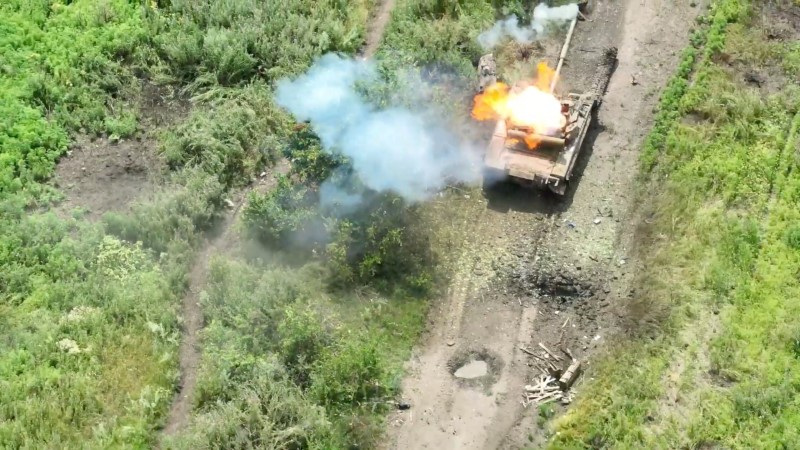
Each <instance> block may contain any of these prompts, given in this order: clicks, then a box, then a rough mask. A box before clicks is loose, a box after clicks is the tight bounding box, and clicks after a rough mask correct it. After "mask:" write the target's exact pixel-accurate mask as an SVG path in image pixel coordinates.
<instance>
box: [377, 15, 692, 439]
mask: <svg viewBox="0 0 800 450" xmlns="http://www.w3.org/2000/svg"><path fill="white" fill-rule="evenodd" d="M699 9H700V7H697V8H693V7H691V6H689V4H688V2H687V3H685V4H675V3H674V2H665V1H664V2H660V1H652V0H627V1H621V2H610V1H598V2H594V3H593V4H592V5H591V8H590V12H589V14H588V16H589V19H590V20H589V21H584V22H580V23H579V24H578V29H577V31H576V35H575V37H574V39H573V43H572V46H571V50H570V53H569V54H568V60H567V63H566V66H565V68H564V72H563V77H562V79H563V80H564V81H563V82H562V86H563V87H564V88H566V89H569V90H571V91H574V92H580V91H581V90H583V89H585V88H588V87H589V86H588V85H589V82H590V80H591V79H592V77H593V76H594V73H595V68H596V67H597V64H598V63H599V62H600V59H601V57H602V50H603V49H604V48H606V47H608V46H616V47H618V49H619V53H618V56H619V65H618V67H617V70H616V72H615V74H614V76H613V78H612V79H611V83H610V85H609V88H608V92H607V93H606V96H605V100H604V102H603V104H602V105H601V108H600V112H599V123H600V124H601V126H596V127H595V128H594V131H593V132H591V134H590V135H589V136H588V137H587V144H586V147H585V148H584V153H583V154H582V155H581V159H580V160H579V162H578V168H577V174H578V177H577V179H576V180H575V182H573V185H572V186H571V188H570V191H569V192H568V194H567V196H566V197H565V198H564V199H563V200H561V201H554V200H553V199H552V197H551V196H549V195H544V194H539V193H536V192H531V191H526V190H524V189H520V188H514V187H503V188H501V189H495V190H493V191H490V192H489V194H488V195H487V196H486V197H483V196H480V195H471V196H469V199H460V200H458V201H459V202H460V203H459V207H463V208H469V209H470V213H471V214H470V217H472V220H471V221H470V223H468V224H465V225H466V226H465V231H464V236H465V239H464V243H463V246H462V248H461V249H460V250H459V251H460V252H461V254H460V257H459V258H458V262H457V263H456V264H455V267H456V269H455V275H454V276H453V278H452V280H451V285H450V288H449V290H448V294H447V296H446V298H445V299H443V301H441V302H439V303H438V304H437V305H435V306H434V308H433V311H432V312H431V316H430V317H431V325H430V329H429V331H428V332H427V334H426V335H425V336H423V338H422V340H421V344H420V346H419V348H417V349H415V352H414V355H413V357H412V359H411V361H409V363H408V376H407V378H406V379H405V380H404V382H403V396H404V399H405V400H406V401H407V402H408V403H410V404H411V405H412V407H411V409H409V410H407V411H398V412H397V413H396V414H395V415H393V416H392V417H390V421H389V432H388V434H389V436H388V439H387V444H386V446H385V447H387V448H393V449H422V448H430V449H451V448H452V449H495V448H521V447H524V446H533V447H538V446H542V445H543V444H544V443H545V436H544V434H543V433H542V432H541V428H540V427H539V426H538V425H537V415H538V411H536V409H535V408H530V409H525V408H523V406H522V404H521V402H520V400H521V397H520V395H521V392H522V391H521V390H522V387H523V386H524V385H525V384H526V383H529V382H530V381H531V378H532V377H533V376H534V375H536V374H537V373H538V372H535V371H534V370H533V369H532V368H531V367H530V366H529V364H531V361H530V360H529V357H528V356H527V355H526V354H525V353H523V352H522V351H521V350H519V347H520V346H527V347H537V345H538V343H540V342H541V343H543V344H544V345H545V346H547V347H548V348H559V347H564V348H569V349H571V350H572V352H573V353H574V354H575V356H577V357H578V358H579V359H581V360H588V366H587V368H588V370H589V372H591V358H590V357H591V355H592V353H593V352H595V351H597V350H598V349H600V348H602V347H603V345H604V344H605V342H606V341H607V340H608V338H609V337H610V336H613V335H616V334H617V333H618V330H619V327H620V325H621V324H622V323H624V321H625V320H629V319H630V318H628V317H626V315H625V314H626V313H625V312H624V308H622V307H621V306H620V304H621V302H620V300H621V299H623V298H625V297H627V296H630V295H632V293H631V292H630V291H629V287H630V280H631V279H632V275H633V272H634V270H635V267H634V266H635V264H633V261H632V260H630V259H629V258H628V255H627V249H629V248H630V242H631V239H632V229H633V225H632V223H631V219H630V217H631V211H632V210H633V209H635V205H631V204H630V199H631V198H632V195H631V194H630V192H631V186H632V182H633V178H634V175H635V173H636V170H637V155H638V151H639V148H640V146H641V143H642V142H643V139H644V136H645V134H646V133H647V131H648V130H649V127H650V123H651V118H652V108H653V106H654V105H655V103H656V102H657V99H658V98H657V97H658V93H659V92H660V90H661V88H663V86H664V84H665V82H666V80H667V78H668V77H669V76H670V74H671V73H672V72H673V70H674V67H675V65H676V62H677V60H678V55H679V53H680V50H681V49H682V48H683V47H684V46H685V45H686V43H687V42H688V34H689V30H690V28H691V26H692V25H693V20H692V19H693V17H694V16H695V15H696V14H697V13H698V12H699ZM553 56H556V55H553ZM550 62H551V63H554V62H555V61H554V60H553V61H550ZM473 360H479V361H484V362H485V363H486V365H485V366H484V367H481V368H479V369H481V370H482V369H485V370H487V371H488V375H487V376H485V377H481V378H476V379H474V380H469V379H462V378H456V377H455V376H454V372H455V371H456V370H457V369H459V368H460V367H462V366H463V365H464V364H465V363H468V362H470V361H473ZM471 368H472V367H471ZM462 370H463V369H462ZM579 390H580V389H579V388H578V391H579Z"/></svg>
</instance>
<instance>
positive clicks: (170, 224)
mask: <svg viewBox="0 0 800 450" xmlns="http://www.w3.org/2000/svg"><path fill="white" fill-rule="evenodd" d="M223 194H224V187H223V186H222V185H221V184H220V183H219V181H217V178H216V176H214V175H208V174H205V173H203V172H201V171H198V170H186V171H184V173H182V174H180V175H179V176H176V177H175V178H174V179H173V181H172V184H171V185H169V186H168V187H167V188H165V189H164V190H162V191H161V192H158V193H157V194H155V196H154V197H153V198H152V199H150V200H148V201H143V202H139V203H136V204H134V206H133V208H132V211H131V212H130V213H127V214H123V213H116V212H112V213H106V214H105V215H104V216H103V222H104V223H105V225H106V228H107V229H108V231H109V232H110V233H112V234H115V235H117V236H120V237H122V238H123V239H126V240H128V241H130V242H142V243H143V244H144V245H145V246H147V247H148V248H151V249H153V250H155V251H157V252H166V251H167V250H168V249H169V248H170V245H171V243H173V242H185V243H188V244H193V243H196V241H197V239H198V238H199V236H198V234H197V231H199V230H208V229H209V228H210V227H211V226H212V225H213V224H214V223H216V221H217V220H218V218H219V215H220V208H219V207H220V205H221V204H222V199H223Z"/></svg>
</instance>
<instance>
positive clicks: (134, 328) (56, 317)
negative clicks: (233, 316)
mask: <svg viewBox="0 0 800 450" xmlns="http://www.w3.org/2000/svg"><path fill="white" fill-rule="evenodd" d="M368 4H369V2H366V1H365V2H363V3H360V4H359V5H357V6H354V5H352V4H347V3H344V2H310V1H296V2H292V3H291V4H286V2H280V4H278V3H275V2H272V3H263V2H246V1H224V0H220V1H208V2H171V6H169V7H168V8H167V7H162V8H158V7H157V5H158V2H128V1H122V0H104V1H101V2H95V1H82V0H79V1H73V2H59V1H14V0H12V1H10V2H4V3H3V4H2V6H0V14H2V16H3V21H2V24H0V53H2V55H3V58H2V61H0V74H1V75H2V76H0V117H1V118H0V148H2V151H0V211H2V213H0V229H2V238H0V265H2V267H3V270H2V273H0V322H2V325H3V329H2V332H0V389H1V390H2V393H0V443H2V444H0V447H3V448H6V447H10V448H56V447H57V448H119V447H123V448H148V447H152V446H153V445H154V444H155V442H156V437H157V433H158V431H159V428H160V426H161V425H162V423H163V421H164V417H165V414H166V411H167V409H168V407H169V404H170V402H171V401H172V399H173V395H174V390H175V388H176V383H177V379H178V378H177V376H178V373H177V364H176V362H177V351H176V350H177V344H178V342H179V340H180V333H179V320H178V314H177V313H178V305H179V303H180V297H181V296H182V295H183V291H184V289H185V287H186V273H187V271H188V268H189V265H190V263H191V259H192V257H193V253H194V249H195V248H196V246H197V245H198V244H199V243H200V242H202V241H201V238H202V236H203V233H204V232H205V231H206V230H208V229H210V228H211V227H213V226H214V225H215V224H216V222H217V220H218V218H219V217H220V214H221V211H222V209H223V208H224V207H225V206H224V202H223V199H224V198H225V196H226V192H227V191H229V190H230V189H233V188H237V187H241V186H243V185H245V184H247V183H248V182H250V180H252V179H253V178H254V177H255V176H256V175H257V174H258V173H260V171H261V170H264V167H266V166H268V165H269V164H270V163H271V162H272V161H273V160H274V158H275V156H276V155H277V154H279V152H280V149H281V147H282V146H283V145H284V143H283V142H282V139H283V138H284V136H285V134H286V133H285V127H286V126H287V117H286V114H285V113H283V112H281V111H278V110H276V109H275V108H274V107H273V106H272V103H271V95H272V94H271V85H270V83H271V82H272V81H274V80H275V79H276V78H278V77H280V76H283V75H285V74H291V73H297V72H299V71H301V70H303V69H304V68H305V67H306V66H307V64H308V63H309V62H310V61H311V60H312V59H313V58H314V57H316V56H318V55H320V54H322V53H323V52H327V51H345V52H348V51H353V50H354V49H356V48H358V47H359V46H360V43H361V42H362V41H363V32H364V28H365V26H364V24H365V18H366V12H367V9H366V5H368ZM287 23H291V24H294V25H296V26H292V27H290V26H286V24H287ZM182 45H183V46H182ZM147 80H156V81H158V82H162V83H165V82H166V83H173V84H174V86H175V87H177V88H179V91H180V92H183V93H185V94H183V95H186V94H189V93H191V94H194V95H195V97H194V98H193V108H192V113H191V114H190V115H189V117H188V118H187V119H186V121H184V122H179V123H178V124H177V125H175V126H174V127H171V128H169V129H167V130H162V131H163V132H162V133H161V135H162V138H161V140H162V142H161V147H162V148H161V151H162V153H163V154H164V155H165V157H166V159H167V160H168V162H169V163H170V166H171V168H172V169H173V174H172V176H170V177H169V179H168V181H167V184H166V185H165V186H163V187H162V188H161V189H160V190H159V191H158V192H155V193H153V195H152V196H146V197H145V199H144V200H142V201H140V202H139V203H137V204H135V205H133V208H132V211H131V212H129V213H111V214H107V215H106V216H105V217H104V218H103V220H102V221H101V222H100V223H94V224H93V223H88V222H87V221H86V220H84V219H63V218H60V217H59V216H56V215H55V214H53V213H50V212H46V210H47V209H48V208H49V207H51V206H54V205H57V203H58V201H59V199H60V197H61V194H60V193H59V192H58V191H57V189H55V188H54V187H53V186H52V184H51V183H50V181H49V180H50V177H51V176H52V174H53V171H54V168H55V164H56V162H57V160H58V158H59V157H60V156H61V155H62V154H63V153H64V152H65V151H66V149H67V147H68V145H69V143H70V141H71V139H72V134H73V133H85V134H89V135H95V134H108V135H110V137H111V138H114V137H125V136H128V135H131V134H134V133H136V132H137V131H138V129H139V124H138V119H139V111H138V110H137V108H136V99H137V97H138V95H139V93H140V86H141V84H142V83H144V82H148V81H147ZM150 82H152V81H150ZM112 140H113V139H112ZM32 207H36V208H37V209H33V208H32ZM264 375H265V377H261V378H258V380H255V382H254V384H253V385H252V386H251V387H252V390H251V391H250V392H258V393H259V395H261V394H263V395H268V393H270V394H269V395H280V396H283V395H284V393H285V392H288V393H291V392H294V391H292V389H294V390H295V391H296V388H294V387H292V386H289V385H283V384H280V383H276V384H274V385H272V384H270V385H269V386H267V385H265V384H264V383H268V382H269V383H271V381H272V378H270V377H269V376H267V375H268V373H267V372H264ZM259 383H260V384H259ZM286 395H289V394H286ZM243 398H245V397H243ZM239 406H240V407H241V409H240V411H241V412H242V413H244V412H246V408H245V407H244V405H242V404H239ZM290 408H291V405H290V406H288V407H287V409H286V411H287V414H288V411H290ZM316 409H319V408H317V407H314V406H313V405H312V410H316ZM309 411H311V410H309ZM222 414H223V415H225V413H224V412H222ZM312 416H313V411H311V412H309V414H308V415H306V414H305V413H304V414H302V415H300V416H299V418H300V420H302V421H313V418H312ZM286 423H288V422H284V425H285V426H288V425H286ZM280 431H281V432H283V431H284V428H281V429H280ZM276 446H277V447H283V445H280V443H278V444H276Z"/></svg>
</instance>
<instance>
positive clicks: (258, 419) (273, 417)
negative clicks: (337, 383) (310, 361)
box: [174, 361, 339, 450]
mask: <svg viewBox="0 0 800 450" xmlns="http://www.w3.org/2000/svg"><path fill="white" fill-rule="evenodd" d="M233 389H235V394H234V395H233V396H232V398H231V399H230V400H225V401H219V402H218V403H217V404H216V405H215V407H214V408H213V409H209V410H207V411H205V412H202V413H200V414H199V415H198V416H197V417H196V418H195V421H194V422H193V425H192V428H191V429H190V430H189V433H187V434H185V435H184V437H183V439H180V440H177V441H176V442H175V443H174V444H175V447H178V448H187V449H250V448H255V447H257V448H263V449H274V450H281V449H324V448H339V445H338V444H337V443H336V441H335V436H334V434H333V432H332V427H331V423H330V422H329V421H328V420H327V418H326V416H325V411H324V410H323V409H322V408H320V407H319V406H316V405H314V404H313V403H312V402H310V401H309V400H308V399H307V398H306V397H305V396H304V395H303V393H302V392H301V391H300V390H299V389H298V388H297V387H295V386H294V385H293V384H292V383H291V381H289V380H287V379H285V378H284V377H283V375H282V371H281V369H280V368H278V367H276V366H274V363H270V362H265V361H264V362H259V363H257V364H256V366H255V367H254V368H253V371H252V377H251V378H250V379H248V380H247V381H243V382H242V383H241V384H238V385H237V386H235V387H233Z"/></svg>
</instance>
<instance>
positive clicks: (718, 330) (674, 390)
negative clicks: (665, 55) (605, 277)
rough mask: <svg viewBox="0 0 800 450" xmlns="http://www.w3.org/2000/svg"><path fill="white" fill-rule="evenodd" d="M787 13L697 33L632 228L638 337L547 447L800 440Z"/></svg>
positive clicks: (737, 4) (795, 114) (733, 3)
mask: <svg viewBox="0 0 800 450" xmlns="http://www.w3.org/2000/svg"><path fill="white" fill-rule="evenodd" d="M796 6H797V5H796V4H795V7H796ZM788 7H791V5H789V4H788V3H786V2H783V3H781V2H777V3H762V2H752V3H751V2H747V1H743V0H720V1H716V2H714V3H713V5H712V7H711V8H710V10H709V13H708V15H707V16H706V17H705V20H704V25H703V26H702V28H701V29H700V30H698V31H697V32H696V33H695V35H694V36H693V38H692V46H691V47H689V48H688V49H687V50H686V52H685V53H684V58H683V62H682V64H681V66H680V68H679V69H678V72H677V74H676V75H675V78H674V79H673V80H672V81H671V83H670V84H669V86H668V88H667V89H666V90H665V92H664V94H663V95H662V99H661V105H660V110H659V112H658V114H657V116H656V118H657V121H656V125H655V127H654V129H653V131H652V132H651V135H650V137H649V139H648V141H647V144H646V147H645V151H644V152H643V154H642V165H643V177H642V178H643V179H644V180H646V181H648V182H649V187H648V188H647V189H646V191H645V192H642V193H641V195H643V196H650V195H655V202H654V206H652V207H651V208H648V210H647V211H644V212H643V217H648V218H649V220H648V221H647V223H644V224H643V225H642V226H641V227H640V229H639V231H638V232H637V238H638V242H639V244H638V245H639V250H640V252H639V258H640V259H641V263H642V267H643V268H644V269H643V271H642V273H640V275H639V279H638V282H637V283H638V285H639V287H640V289H638V290H637V293H638V294H637V296H638V297H637V298H636V299H634V300H633V301H632V302H631V304H630V305H629V309H630V311H631V313H632V315H633V317H637V318H639V321H640V324H639V326H637V327H636V329H635V330H634V331H633V334H634V335H635V336H637V337H636V338H635V339H634V340H628V341H626V342H624V343H619V345H618V346H617V348H616V349H615V350H614V351H613V352H612V353H611V354H610V355H608V356H607V357H606V358H605V360H604V361H603V362H602V363H601V364H600V367H599V368H597V369H596V372H595V373H593V374H592V376H593V377H594V380H593V381H590V382H588V383H587V384H586V385H584V387H583V389H582V392H581V396H580V398H579V401H578V402H577V404H575V405H574V407H573V408H571V409H570V410H569V411H568V413H567V414H566V415H565V416H564V417H562V418H560V419H559V420H558V421H557V422H556V423H555V424H554V426H553V428H552V430H551V431H552V432H553V433H554V435H553V440H552V441H551V445H550V446H551V447H552V448H574V447H578V448H582V447H598V446H599V447H613V448H676V447H691V448H698V447H699V448H703V447H710V446H721V447H723V448H792V446H794V445H796V443H797V442H798V441H799V440H800V436H798V430H800V415H798V414H797V406H798V405H797V399H798V398H800V397H798V395H797V394H798V390H799V389H800V379H799V378H798V376H797V372H798V368H800V352H799V351H798V350H799V349H800V347H798V342H799V341H798V336H799V335H798V330H800V321H799V320H798V315H797V312H798V308H800V300H799V299H800V296H798V293H800V291H799V290H800V281H798V277H797V268H798V267H800V260H799V259H798V257H799V255H800V253H798V249H799V248H800V247H798V239H797V236H798V226H797V218H798V211H800V209H798V206H800V204H798V202H800V196H799V194H800V191H799V190H798V188H800V173H798V171H797V165H798V151H800V136H798V127H799V126H800V88H799V87H798V85H797V81H798V78H797V74H798V71H797V67H796V64H797V57H798V53H797V52H798V46H797V43H796V35H795V34H792V33H793V32H792V31H791V29H788V30H787V29H781V28H780V27H779V26H777V25H776V23H780V22H778V21H775V23H773V19H774V18H776V17H779V16H780V14H781V12H780V11H781V8H788ZM781 30H783V31H781ZM781 33H783V34H781ZM776 36H777V37H776ZM759 70H762V72H761V73H765V72H763V71H764V70H766V73H768V75H766V78H765V79H764V80H763V81H764V82H762V83H760V86H759V83H754V82H750V83H748V82H747V80H748V74H751V73H753V71H756V72H758V71H759ZM750 79H752V77H750ZM767 81H768V83H767Z"/></svg>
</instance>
